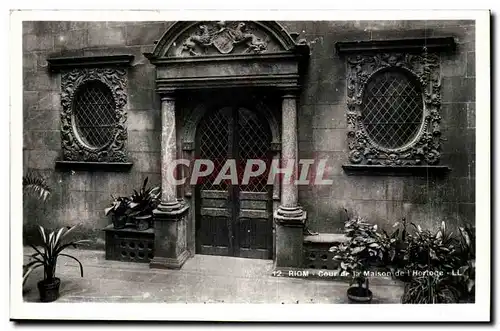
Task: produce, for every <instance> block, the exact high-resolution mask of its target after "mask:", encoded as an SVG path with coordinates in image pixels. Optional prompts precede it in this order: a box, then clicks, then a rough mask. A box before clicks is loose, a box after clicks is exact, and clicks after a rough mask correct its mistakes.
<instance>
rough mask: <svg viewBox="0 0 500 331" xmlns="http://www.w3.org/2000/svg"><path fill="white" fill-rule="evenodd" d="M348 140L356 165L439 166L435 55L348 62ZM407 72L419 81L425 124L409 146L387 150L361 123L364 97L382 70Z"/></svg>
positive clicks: (374, 57)
mask: <svg viewBox="0 0 500 331" xmlns="http://www.w3.org/2000/svg"><path fill="white" fill-rule="evenodd" d="M347 64H348V73H347V114H346V118H347V128H348V129H347V140H348V146H349V160H350V162H351V163H354V164H373V165H401V166H403V165H425V164H428V165H434V164H437V163H439V158H440V145H441V130H440V121H441V116H440V107H441V96H440V80H441V79H440V69H439V57H438V55H436V54H430V53H429V54H428V53H427V52H425V51H424V52H423V53H420V54H404V53H367V54H358V55H353V56H349V57H348V58H347ZM386 69H395V70H404V71H405V72H406V73H410V75H413V76H414V77H415V78H416V82H417V83H418V84H420V90H421V91H422V97H423V117H422V118H423V119H422V120H423V123H422V126H421V129H420V130H419V132H418V133H417V135H416V137H415V139H413V140H412V142H411V143H409V144H407V145H406V146H402V147H398V148H392V149H389V148H384V147H382V146H380V145H379V144H377V143H375V142H374V141H373V140H372V139H371V138H370V136H369V135H368V134H367V130H366V129H365V127H364V125H363V122H362V118H363V117H362V116H363V114H362V108H363V93H364V91H365V89H366V87H367V83H368V82H369V80H370V78H371V77H372V76H374V75H376V74H377V73H379V72H381V71H382V70H386Z"/></svg>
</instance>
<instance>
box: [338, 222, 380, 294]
mask: <svg viewBox="0 0 500 331" xmlns="http://www.w3.org/2000/svg"><path fill="white" fill-rule="evenodd" d="M344 233H345V235H346V236H347V237H348V238H349V241H348V242H346V243H341V244H339V245H338V246H333V247H331V248H330V252H332V253H334V254H335V255H334V257H333V259H334V260H336V261H339V262H340V264H339V268H338V270H337V272H339V273H340V274H342V273H343V274H347V275H350V276H351V282H350V284H351V285H352V284H354V283H356V284H357V285H358V286H359V287H362V285H363V284H368V279H367V276H366V275H367V271H369V270H370V268H371V267H373V266H374V265H377V264H378V263H379V262H380V261H382V260H383V257H384V252H385V251H384V247H383V246H382V245H381V244H380V235H379V234H378V233H377V226H376V225H372V224H370V223H368V222H366V221H365V220H364V219H362V218H359V217H356V218H352V219H350V220H347V221H346V222H345V225H344Z"/></svg>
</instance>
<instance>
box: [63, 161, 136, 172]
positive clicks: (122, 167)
mask: <svg viewBox="0 0 500 331" xmlns="http://www.w3.org/2000/svg"><path fill="white" fill-rule="evenodd" d="M133 165H134V164H133V163H132V162H86V161H56V169H58V170H65V171H70V170H84V171H113V172H124V171H129V170H130V168H132V166H133Z"/></svg>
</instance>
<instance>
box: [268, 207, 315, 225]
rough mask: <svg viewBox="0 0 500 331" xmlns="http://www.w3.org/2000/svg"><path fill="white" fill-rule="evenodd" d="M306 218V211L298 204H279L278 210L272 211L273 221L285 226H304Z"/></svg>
mask: <svg viewBox="0 0 500 331" xmlns="http://www.w3.org/2000/svg"><path fill="white" fill-rule="evenodd" d="M306 219H307V213H306V211H304V209H302V207H300V206H296V207H286V206H279V208H278V210H277V211H276V212H275V213H274V220H275V222H276V223H277V224H281V225H285V226H298V227H304V224H305V222H306Z"/></svg>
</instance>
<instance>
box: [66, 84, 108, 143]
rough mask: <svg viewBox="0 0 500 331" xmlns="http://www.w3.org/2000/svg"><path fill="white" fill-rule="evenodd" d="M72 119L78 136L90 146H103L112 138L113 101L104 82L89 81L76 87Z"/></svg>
mask: <svg viewBox="0 0 500 331" xmlns="http://www.w3.org/2000/svg"><path fill="white" fill-rule="evenodd" d="M74 121H75V127H76V130H77V132H78V135H79V137H80V138H81V140H82V141H83V142H84V143H85V144H86V145H87V146H88V147H90V148H102V147H105V146H106V145H107V144H109V143H110V142H111V141H112V140H113V132H114V128H115V126H116V122H117V119H116V115H115V101H114V98H113V95H112V93H111V90H110V89H109V88H108V87H107V86H106V85H105V84H104V83H102V82H100V81H97V80H96V81H89V82H87V83H84V84H83V85H82V86H80V87H79V88H78V90H77V92H76V95H75V99H74Z"/></svg>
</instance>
